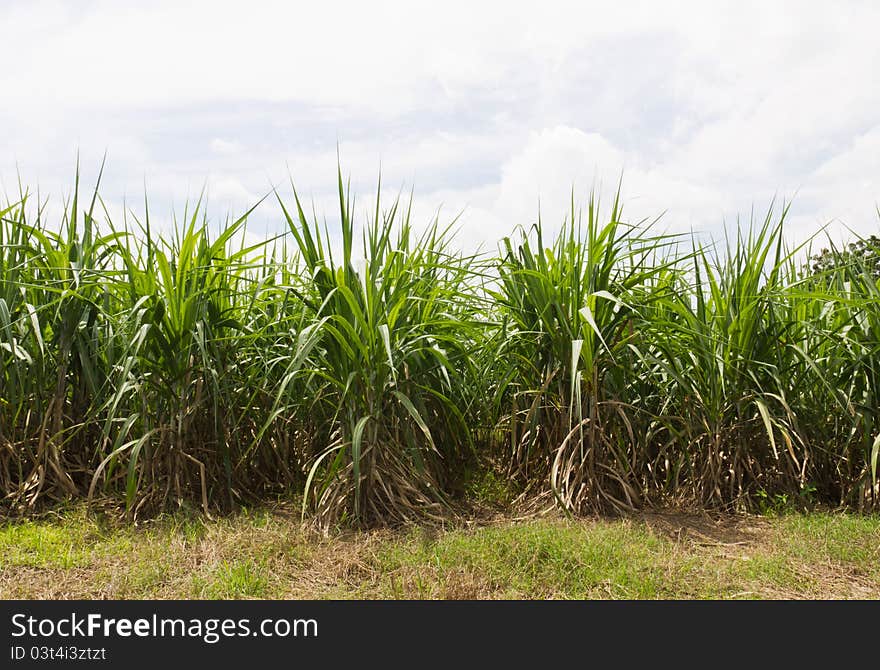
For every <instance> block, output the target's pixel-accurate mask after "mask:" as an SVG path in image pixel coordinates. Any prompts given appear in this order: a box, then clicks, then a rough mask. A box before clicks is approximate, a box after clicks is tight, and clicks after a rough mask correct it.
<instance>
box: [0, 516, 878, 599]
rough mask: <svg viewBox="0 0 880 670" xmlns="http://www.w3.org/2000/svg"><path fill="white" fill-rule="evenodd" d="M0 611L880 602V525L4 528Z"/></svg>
mask: <svg viewBox="0 0 880 670" xmlns="http://www.w3.org/2000/svg"><path fill="white" fill-rule="evenodd" d="M0 597H3V598H316V599H322V598H341V599H345V598H468V599H471V598H479V599H483V598H878V597H880V518H877V517H866V516H856V515H844V514H826V513H813V514H809V515H793V514H792V515H778V516H768V517H756V516H738V517H708V516H704V515H694V514H685V513H672V512H669V513H662V514H650V515H648V514H643V515H639V516H633V517H629V518H625V519H617V520H608V519H592V520H582V521H577V522H574V521H567V520H563V519H557V518H543V519H535V520H528V521H514V520H511V519H505V520H499V521H497V522H493V523H487V524H480V525H473V526H471V527H469V526H467V525H463V526H458V527H451V528H447V529H443V530H440V529H425V528H410V529H405V530H399V531H389V530H384V531H373V532H357V533H348V534H343V535H337V536H333V537H329V538H328V537H323V536H320V535H317V534H314V533H312V532H311V531H309V530H306V529H304V528H303V527H302V526H301V525H300V524H299V523H298V521H297V518H296V515H292V514H288V513H287V512H286V511H285V510H283V509H282V510H274V511H271V512H267V511H261V512H258V513H244V514H240V515H238V516H235V517H227V518H222V519H218V520H205V519H201V518H184V517H180V516H177V517H165V518H160V519H157V520H155V521H151V522H149V523H146V524H141V525H139V526H136V527H135V526H131V525H123V524H118V523H116V522H113V521H108V520H106V519H100V518H98V519H96V518H93V517H87V516H86V515H85V514H84V513H83V512H82V511H81V510H72V511H69V512H66V513H64V514H62V515H60V516H56V517H52V518H46V519H42V520H31V521H25V522H7V523H5V524H4V525H2V526H0Z"/></svg>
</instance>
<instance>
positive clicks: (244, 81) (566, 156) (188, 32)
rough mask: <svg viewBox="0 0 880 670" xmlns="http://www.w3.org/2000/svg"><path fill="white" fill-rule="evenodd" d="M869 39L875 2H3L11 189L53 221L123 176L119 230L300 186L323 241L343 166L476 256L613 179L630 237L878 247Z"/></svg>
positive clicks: (115, 194)
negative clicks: (638, 230)
mask: <svg viewBox="0 0 880 670" xmlns="http://www.w3.org/2000/svg"><path fill="white" fill-rule="evenodd" d="M878 26H880V3H877V2H873V1H871V0H868V1H864V2H861V1H853V2H836V3H825V2H822V3H820V2H810V1H808V0H799V1H797V2H773V1H771V0H766V1H764V2H756V3H750V2H743V1H742V0H738V1H736V2H705V1H704V2H696V1H694V2H684V3H679V2H673V1H670V0H666V1H664V2H645V3H641V2H616V3H608V2H602V3H594V2H584V1H580V2H573V3H560V2H554V1H552V0H542V2H540V3H535V2H529V3H517V2H510V1H508V2H497V3H496V2H478V1H476V0H470V1H468V2H457V1H455V0H452V1H445V2H442V3H438V2H424V3H422V2H418V1H416V0H408V1H407V2H380V1H378V0H371V1H370V2H350V3H335V2H291V1H290V0H288V1H285V2H268V1H267V2H260V1H252V2H247V3H243V2H223V1H220V0H214V1H212V2H186V1H182V0H176V1H175V2H162V1H159V2H150V3H147V2H143V3H134V2H126V3H119V2H104V1H102V0H81V1H78V2H49V1H43V0H29V1H26V2H20V1H18V0H0V29H2V33H3V35H4V38H3V39H4V53H5V58H4V63H3V65H2V66H0V91H2V92H3V93H4V95H3V98H4V103H3V104H2V105H0V186H2V187H3V189H4V190H5V191H6V192H7V194H9V195H10V196H14V195H15V193H16V192H17V191H18V186H17V184H18V180H19V176H20V178H21V180H22V181H23V182H25V183H26V184H28V185H29V186H30V188H31V189H36V187H37V186H39V188H40V193H41V196H43V197H45V196H47V195H48V196H49V198H50V202H51V203H52V205H51V207H54V208H55V209H54V210H53V209H51V208H50V212H51V211H56V212H57V210H58V208H60V206H61V205H60V203H61V202H62V200H63V198H64V197H65V195H67V194H69V193H70V189H71V186H72V182H73V174H74V169H75V164H76V158H77V154H79V156H80V163H81V166H82V173H83V181H84V182H85V183H88V182H89V181H90V180H94V178H95V176H96V174H97V171H98V168H99V166H100V163H101V159H102V156H104V154H105V153H106V156H107V167H106V171H105V176H104V180H103V182H102V188H101V192H102V194H103V198H104V200H105V202H106V203H107V206H108V210H109V211H110V212H111V214H112V215H113V216H120V213H121V212H122V211H123V209H124V208H130V209H132V210H134V211H135V212H138V211H142V209H143V205H142V203H143V197H144V190H145V189H146V191H147V193H148V195H149V200H150V208H151V216H152V217H153V218H154V219H155V218H157V215H158V214H159V213H160V212H164V213H166V214H164V216H168V217H170V213H171V211H172V209H176V210H178V211H179V210H180V209H182V206H183V204H184V202H185V201H186V200H187V199H188V198H189V199H190V200H191V199H193V198H194V197H197V196H198V194H199V192H200V191H201V190H202V188H205V189H206V191H207V194H208V200H209V212H210V213H211V215H212V216H214V217H218V218H222V217H223V216H225V214H226V213H233V214H236V213H240V212H242V211H244V210H246V209H247V208H248V207H249V206H250V205H252V204H254V203H255V202H257V201H258V200H259V199H260V198H261V197H262V196H263V195H265V194H266V193H267V192H269V191H270V190H271V189H272V188H273V187H277V188H279V190H280V191H281V192H282V194H285V193H289V191H290V181H291V180H292V181H293V182H294V183H295V185H296V188H297V191H298V192H299V193H300V194H301V195H302V196H304V197H305V198H306V199H307V200H311V201H313V202H314V203H315V208H316V210H317V211H318V212H319V213H320V214H326V215H327V217H328V219H332V218H333V215H334V213H335V210H334V206H335V205H334V198H335V188H336V168H337V155H338V157H339V160H340V161H341V166H342V170H343V173H344V174H345V175H347V176H350V178H351V182H352V190H353V191H354V192H355V193H356V194H357V197H358V200H357V202H358V203H359V205H358V207H360V206H361V205H362V206H363V207H362V210H363V212H366V211H367V210H368V208H369V206H370V204H371V202H372V199H373V197H374V193H375V189H376V179H377V175H378V174H379V172H380V170H381V174H382V181H383V185H384V186H385V190H386V191H387V192H388V197H389V198H393V197H394V195H395V194H396V193H397V192H399V191H401V190H403V192H405V193H409V191H410V189H412V191H413V194H414V195H413V198H414V216H415V217H416V218H418V219H419V220H423V221H425V222H427V221H428V220H429V219H431V218H432V217H433V216H437V215H438V212H439V218H440V220H441V222H448V221H451V220H452V219H453V218H454V217H455V216H456V215H459V214H460V215H461V216H460V218H459V219H458V224H457V225H458V226H459V233H458V235H459V240H460V242H461V244H463V245H465V246H467V245H481V244H482V245H484V246H485V245H488V246H489V247H494V245H495V244H496V242H497V240H499V239H500V238H501V237H502V236H504V235H508V234H510V233H511V232H512V231H513V229H514V228H515V226H517V225H528V224H530V223H532V222H533V221H534V220H535V219H536V218H537V214H538V211H539V208H540V211H541V216H542V219H543V220H544V222H545V223H546V224H548V225H550V226H553V225H558V223H560V222H561V221H562V217H563V216H564V215H565V212H566V211H567V209H568V207H569V203H570V194H571V193H572V189H573V190H574V194H575V197H576V199H577V200H578V202H581V203H583V202H584V201H585V200H586V198H587V197H588V195H589V192H590V191H591V189H593V190H595V191H596V192H597V193H598V194H599V195H600V197H601V198H604V200H605V202H606V204H607V201H608V199H609V198H610V196H611V194H613V192H614V190H615V189H616V187H617V184H618V181H619V180H621V178H622V200H623V204H624V215H625V218H627V219H629V220H633V221H638V220H641V219H654V218H655V217H657V216H659V215H661V214H662V217H661V219H660V223H659V224H658V225H660V226H661V227H662V228H663V229H664V230H669V231H671V232H681V231H689V230H696V231H699V232H701V233H705V234H711V235H720V234H721V232H722V230H723V229H724V227H725V226H728V227H730V226H731V225H736V222H737V220H738V217H739V220H746V221H747V220H748V219H749V217H750V212H752V211H753V210H754V211H755V212H756V215H760V216H763V214H764V213H765V212H766V210H767V208H768V206H769V205H770V203H771V202H772V201H773V199H774V198H775V199H776V201H777V202H782V201H787V200H793V204H792V207H791V210H790V216H789V219H788V224H787V231H788V234H789V236H790V237H791V238H793V239H796V240H798V241H800V240H802V239H805V238H807V237H808V236H810V235H812V234H814V233H816V232H817V231H819V230H820V229H823V227H824V228H825V230H827V231H828V232H829V234H831V235H832V236H833V237H835V239H843V238H844V237H845V236H846V235H847V234H848V233H847V232H846V231H847V230H852V231H855V232H856V233H859V234H870V233H872V232H876V231H877V230H878V229H880V216H878V213H877V204H878V202H880V86H878V85H877V76H876V70H877V68H878V65H880V39H877V27H878ZM337 152H338V153H337ZM359 211H360V210H359ZM252 219H253V225H252V226H251V234H254V235H260V234H264V235H265V234H272V233H273V232H277V231H280V230H281V228H282V225H281V222H280V216H279V211H278V207H277V205H276V204H274V203H273V202H271V201H266V202H264V203H263V204H262V205H261V206H260V207H259V208H258V210H257V212H256V213H255V214H254V215H253V216H252Z"/></svg>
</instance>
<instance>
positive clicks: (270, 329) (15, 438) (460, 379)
mask: <svg viewBox="0 0 880 670" xmlns="http://www.w3.org/2000/svg"><path fill="white" fill-rule="evenodd" d="M77 181H78V180H77ZM338 187H339V205H340V211H339V225H340V230H338V231H334V232H332V233H331V232H330V231H329V230H328V228H327V227H326V225H321V224H320V223H319V221H318V218H317V216H315V217H312V218H310V217H308V216H306V214H305V213H304V211H303V208H302V206H301V204H300V202H299V199H298V198H297V197H294V199H293V201H292V202H288V203H285V202H284V201H283V200H282V199H281V198H280V197H276V200H277V204H276V206H277V211H278V212H279V217H280V218H281V219H282V220H283V221H284V222H286V225H287V229H288V230H287V234H286V235H284V236H283V237H281V238H279V239H275V240H273V241H271V242H266V243H264V244H260V245H257V246H253V247H250V248H249V247H246V246H244V245H243V243H241V242H240V241H239V242H236V240H241V239H243V237H242V236H241V235H240V234H239V233H240V232H241V229H242V227H243V226H244V225H245V222H246V220H247V215H245V216H244V217H242V218H240V219H238V220H235V221H230V222H228V223H227V224H226V225H224V226H223V227H222V230H221V231H220V232H219V233H217V234H213V235H212V234H211V227H210V226H209V225H208V223H207V221H206V220H205V218H204V215H203V207H202V206H201V203H198V204H197V205H196V206H195V207H194V209H193V211H190V212H187V213H186V214H185V215H184V217H183V219H182V220H180V221H179V222H178V223H177V225H176V226H175V228H174V232H173V233H170V234H164V235H157V234H156V232H155V230H153V229H152V228H151V225H150V219H149V213H148V212H146V211H145V212H144V213H143V216H142V217H140V218H133V219H131V220H127V221H124V222H122V223H119V222H112V221H111V220H110V218H109V216H108V215H107V214H106V212H105V211H104V210H103V208H102V207H101V200H100V198H99V197H98V194H97V189H96V190H95V193H94V194H93V196H92V197H91V198H90V199H89V201H88V203H87V205H86V206H85V207H83V206H82V205H83V203H82V202H81V201H80V200H79V199H78V196H77V192H78V184H77V189H76V190H75V192H74V195H73V197H72V199H71V201H70V203H69V206H68V207H66V210H65V215H64V217H63V219H62V220H61V221H60V222H58V221H46V220H45V217H44V211H45V210H44V209H43V208H42V206H41V205H40V203H31V202H30V198H28V196H27V194H26V193H23V194H22V195H21V198H20V199H19V200H18V201H17V202H13V203H10V204H9V205H7V206H6V207H5V208H3V209H0V215H2V216H0V493H2V499H3V501H4V505H5V506H6V507H7V508H8V509H9V510H10V511H17V512H21V513H27V512H28V511H30V510H33V509H35V508H36V507H38V506H40V505H42V504H44V503H47V502H52V501H59V500H64V499H70V498H77V497H89V498H91V497H94V496H96V495H110V496H118V497H120V498H121V499H124V501H125V503H126V506H127V509H128V510H129V512H130V514H132V515H136V514H143V513H146V512H149V511H154V510H157V509H161V508H167V507H169V506H175V505H181V504H191V503H195V504H198V505H201V506H202V507H203V508H204V509H205V510H206V511H207V510H209V509H212V508H229V507H232V506H235V505H237V504H241V503H245V502H251V501H255V500H265V499H267V498H268V497H270V496H277V495H291V494H302V496H303V500H304V503H303V504H304V509H305V510H308V511H311V512H313V513H314V516H315V518H316V519H317V520H318V521H319V522H320V523H321V524H322V525H324V526H329V525H333V524H337V523H341V522H343V523H348V522H352V523H356V524H361V525H365V524H375V523H395V522H400V521H407V520H417V519H426V518H427V519H431V518H433V519H439V518H443V517H444V516H445V515H447V514H448V513H449V512H450V511H451V510H454V509H455V508H456V507H457V506H459V505H461V504H462V498H463V492H464V491H466V490H467V485H466V484H467V482H468V481H472V480H473V479H474V476H475V474H479V473H480V472H484V471H486V470H488V469H492V470H493V471H494V472H496V473H498V472H500V473H501V474H502V475H503V476H504V477H505V478H506V479H507V480H508V481H510V482H511V483H512V484H513V485H514V486H516V487H517V488H518V490H519V491H521V492H522V494H523V496H524V497H526V498H528V499H531V500H537V501H541V500H545V501H547V502H549V503H553V504H557V505H560V506H562V507H563V508H565V509H567V510H569V511H571V512H574V513H586V512H590V511H607V510H614V509H627V508H635V507H640V506H644V505H646V504H651V503H653V502H655V501H660V500H670V499H678V500H688V501H692V502H693V501H697V502H699V503H701V504H704V505H707V506H712V507H740V508H749V507H755V506H758V505H760V504H761V502H762V500H765V499H766V498H767V496H785V497H793V498H794V497H800V498H802V499H805V500H806V499H809V500H813V501H816V502H826V503H830V504H834V505H839V504H842V505H849V506H852V507H855V508H860V509H864V508H866V507H875V506H877V504H878V485H877V460H878V449H880V425H878V410H880V396H878V388H880V285H878V277H877V271H876V269H877V266H876V262H875V261H876V257H875V256H872V255H871V254H870V253H867V252H865V253H862V251H864V250H870V249H872V248H873V249H876V245H874V246H872V245H871V243H870V241H869V240H868V241H857V242H854V243H853V244H854V245H856V246H855V247H852V248H850V249H849V250H848V251H847V250H845V251H842V252H837V251H834V250H829V251H826V252H825V253H824V255H823V258H824V259H825V260H824V261H822V262H821V263H818V262H817V263H816V264H814V265H815V266H814V267H805V266H804V264H803V263H802V262H801V261H800V260H799V256H798V253H800V251H799V250H788V249H786V245H785V244H784V241H783V239H784V238H783V222H784V219H785V212H784V211H782V212H781V213H778V214H774V213H773V212H772V211H771V212H770V213H768V215H767V217H766V219H765V220H763V221H756V222H752V224H751V225H750V226H747V227H742V228H741V229H740V230H739V232H738V233H737V236H736V238H735V239H733V240H730V241H728V242H727V243H726V244H725V245H712V246H703V245H700V244H698V243H697V242H696V241H695V240H692V239H690V238H681V237H675V236H661V235H655V234H654V233H653V232H652V228H651V226H644V225H630V224H627V223H625V222H624V220H623V218H622V214H621V211H620V208H619V206H618V204H617V202H615V203H614V204H613V205H612V207H611V208H610V211H609V213H608V214H607V215H606V216H605V217H604V218H603V215H602V213H601V211H600V209H599V207H598V204H597V203H596V201H595V200H594V199H593V198H591V199H590V201H589V203H588V205H587V207H586V209H585V211H584V212H583V213H582V212H581V211H579V210H577V209H576V207H575V205H574V203H572V207H571V214H570V216H569V217H568V218H567V220H566V221H565V223H564V224H563V226H562V228H561V230H560V231H559V232H558V233H555V234H553V235H549V234H548V229H547V228H546V227H545V226H544V225H543V224H542V223H541V222H540V221H539V222H538V223H537V224H534V225H532V226H531V227H528V228H520V229H518V230H517V231H516V232H515V234H514V235H512V236H511V237H510V238H507V239H505V240H503V241H502V243H501V245H500V246H499V251H498V253H497V254H495V255H479V256H467V255H463V254H462V253H460V252H457V251H455V250H454V247H453V246H452V245H451V241H452V234H451V232H450V230H449V229H448V228H444V227H441V226H440V225H439V223H438V222H437V221H434V222H433V223H431V224H430V225H428V226H427V228H424V227H420V228H419V230H422V232H418V233H417V232H416V229H414V227H413V224H412V222H411V216H410V211H409V209H408V208H407V207H406V204H405V203H402V202H400V201H395V202H393V203H391V204H390V207H387V208H384V209H383V208H382V206H381V204H380V202H379V198H378V195H377V198H376V203H375V207H374V208H372V210H371V211H372V213H371V215H370V216H369V217H367V220H365V221H364V222H363V224H359V223H356V222H355V220H354V207H353V202H352V199H351V198H350V196H349V193H348V189H347V188H346V187H345V185H344V184H343V181H342V178H341V175H340V178H339V184H338ZM263 206H268V205H263ZM99 219H100V220H99ZM859 250H861V251H859Z"/></svg>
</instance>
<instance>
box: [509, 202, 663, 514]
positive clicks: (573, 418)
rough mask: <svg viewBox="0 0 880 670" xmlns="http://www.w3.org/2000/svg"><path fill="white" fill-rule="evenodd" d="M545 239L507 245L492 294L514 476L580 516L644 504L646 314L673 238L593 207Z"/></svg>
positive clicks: (538, 234) (530, 236) (525, 238)
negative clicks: (500, 328)
mask: <svg viewBox="0 0 880 670" xmlns="http://www.w3.org/2000/svg"><path fill="white" fill-rule="evenodd" d="M586 214H587V215H586V220H584V218H583V216H582V214H581V213H580V212H578V211H577V210H576V208H575V205H574V201H573V199H572V206H571V212H570V217H569V218H568V219H567V220H566V222H565V223H563V225H562V228H561V230H560V231H559V232H558V233H557V234H556V235H555V236H553V237H552V238H551V239H550V240H545V231H544V226H543V223H542V221H541V220H540V218H539V221H538V223H537V224H536V225H534V226H533V227H532V228H531V229H523V230H521V231H520V233H519V235H518V236H517V237H516V238H514V239H511V238H506V239H505V240H504V241H503V243H502V251H501V255H500V256H499V258H498V259H497V273H498V290H497V291H496V292H495V293H494V294H493V296H494V298H495V300H496V302H497V306H498V310H499V312H500V315H501V319H502V321H503V323H504V324H505V329H506V334H505V338H504V343H503V345H502V354H503V355H502V356H499V358H500V359H501V360H504V361H505V362H506V363H505V365H506V366H507V367H506V369H505V371H504V373H503V375H502V382H503V383H502V384H501V385H500V386H499V388H498V393H500V394H502V395H503V396H504V398H505V400H504V403H503V406H504V407H505V409H506V410H507V411H506V413H505V414H504V416H503V418H502V421H503V423H504V431H505V435H506V436H507V438H508V439H509V447H510V457H511V469H512V472H513V474H514V476H516V477H519V478H521V479H522V480H523V481H525V482H526V483H527V485H528V486H530V487H531V488H534V487H538V488H539V489H543V490H544V491H545V492H549V493H551V494H552V496H553V497H554V498H555V499H556V500H557V501H558V502H559V503H560V504H561V505H562V506H563V507H564V508H566V509H570V510H573V511H579V512H582V511H586V510H588V509H589V510H603V509H608V508H609V507H612V508H618V509H621V508H633V507H635V506H638V505H639V504H641V497H642V493H643V487H642V486H641V482H640V479H641V469H642V467H643V466H644V463H643V461H642V460H641V455H642V452H643V451H644V448H645V437H646V435H647V434H648V431H647V427H648V423H649V422H648V421H647V415H646V413H645V412H646V410H647V407H646V404H645V402H643V401H644V400H645V399H644V398H642V397H639V396H638V395H637V394H635V393H634V392H633V389H634V388H635V386H636V385H637V384H638V379H639V377H640V375H641V371H640V366H641V359H640V357H639V355H638V353H639V348H640V347H642V346H644V343H643V342H642V341H641V338H640V335H639V328H638V326H639V325H640V323H641V321H642V319H643V315H642V309H643V307H644V306H645V305H646V304H649V303H650V302H651V301H652V300H653V293H654V292H655V290H656V289H657V287H659V286H662V281H659V279H660V277H661V275H662V274H663V272H664V271H665V269H666V261H665V260H664V259H663V256H664V251H665V248H666V247H667V246H668V240H667V239H665V238H663V237H650V236H647V235H646V234H645V230H644V229H640V228H638V227H636V226H632V225H629V224H625V223H623V222H622V221H621V220H620V207H619V201H618V200H617V199H616V200H615V202H614V203H613V206H612V208H611V211H610V214H609V218H608V220H607V221H604V222H603V220H602V219H600V212H599V208H598V203H597V202H596V201H595V200H594V199H592V198H591V200H590V202H589V205H588V208H587V213H586Z"/></svg>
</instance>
